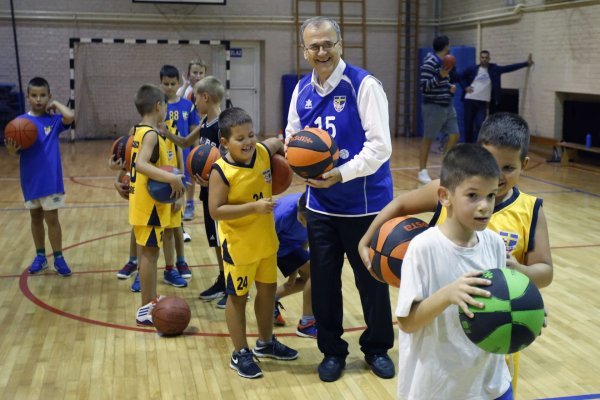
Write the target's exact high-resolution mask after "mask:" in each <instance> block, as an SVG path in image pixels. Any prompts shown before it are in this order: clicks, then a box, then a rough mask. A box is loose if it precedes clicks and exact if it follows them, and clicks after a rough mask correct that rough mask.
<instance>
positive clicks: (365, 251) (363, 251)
mask: <svg viewBox="0 0 600 400" xmlns="http://www.w3.org/2000/svg"><path fill="white" fill-rule="evenodd" d="M358 255H359V256H360V259H361V260H362V262H363V264H364V265H365V268H367V271H369V273H370V274H371V276H372V277H373V279H375V280H376V281H379V282H381V283H386V282H384V281H382V280H381V278H379V277H378V276H377V274H375V271H374V270H373V267H372V266H371V257H370V256H369V245H367V244H365V243H363V242H362V241H360V242H359V243H358Z"/></svg>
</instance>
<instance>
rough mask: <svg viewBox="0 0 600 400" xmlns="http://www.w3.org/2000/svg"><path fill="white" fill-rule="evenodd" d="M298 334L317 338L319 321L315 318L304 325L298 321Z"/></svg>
mask: <svg viewBox="0 0 600 400" xmlns="http://www.w3.org/2000/svg"><path fill="white" fill-rule="evenodd" d="M296 336H300V337H305V338H312V339H316V338H317V322H316V321H315V320H314V319H313V320H311V321H309V322H307V323H306V324H305V325H302V324H301V323H300V322H298V327H297V328H296Z"/></svg>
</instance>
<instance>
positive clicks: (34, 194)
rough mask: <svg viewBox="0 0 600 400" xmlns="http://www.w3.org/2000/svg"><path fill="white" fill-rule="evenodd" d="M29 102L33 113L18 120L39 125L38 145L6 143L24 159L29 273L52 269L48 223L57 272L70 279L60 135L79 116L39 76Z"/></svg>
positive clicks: (32, 85)
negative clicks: (64, 250)
mask: <svg viewBox="0 0 600 400" xmlns="http://www.w3.org/2000/svg"><path fill="white" fill-rule="evenodd" d="M27 101H28V102H29V105H30V106H31V111H29V112H28V113H26V114H23V115H20V116H19V117H18V118H26V119H28V120H30V121H31V122H33V123H34V124H35V125H36V127H37V129H38V137H37V140H36V142H35V143H34V144H33V146H31V147H29V148H28V149H25V150H21V148H20V147H19V146H18V145H17V143H16V142H14V141H13V140H11V139H5V140H4V142H5V144H6V147H7V149H8V151H9V153H11V154H17V153H19V154H20V156H21V159H20V165H21V166H20V171H21V189H22V190H23V197H24V198H25V208H27V209H28V210H29V214H30V215H31V234H32V236H33V243H34V245H35V252H36V256H35V258H34V259H33V262H32V263H31V265H30V266H29V273H30V274H37V273H38V272H40V271H43V270H44V269H46V268H48V261H47V260H46V248H45V247H46V244H45V236H46V232H45V229H44V221H45V222H46V225H47V226H48V239H49V240H50V245H51V246H52V251H53V252H54V269H55V270H56V272H57V273H58V274H59V275H61V276H69V275H71V270H70V269H69V266H68V265H67V262H66V261H65V259H64V257H63V254H62V230H61V227H60V221H59V220H58V209H59V208H61V207H63V206H64V204H65V188H64V184H63V175H62V164H61V160H60V149H59V145H58V144H59V143H58V135H59V134H60V133H61V132H62V131H64V130H66V129H67V128H68V126H69V125H70V124H71V123H72V122H73V121H74V120H75V114H74V113H73V110H71V109H70V108H68V107H67V106H65V105H63V104H61V103H59V102H58V101H56V100H52V94H51V93H50V85H49V84H48V81H47V80H46V79H44V78H40V77H35V78H33V79H31V80H30V81H29V83H28V85H27Z"/></svg>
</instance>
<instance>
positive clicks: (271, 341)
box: [256, 339, 273, 347]
mask: <svg viewBox="0 0 600 400" xmlns="http://www.w3.org/2000/svg"><path fill="white" fill-rule="evenodd" d="M271 343H273V339H271V340H269V341H268V342H263V341H262V340H260V339H258V340H257V341H256V345H257V346H258V347H262V346H266V345H268V344H271Z"/></svg>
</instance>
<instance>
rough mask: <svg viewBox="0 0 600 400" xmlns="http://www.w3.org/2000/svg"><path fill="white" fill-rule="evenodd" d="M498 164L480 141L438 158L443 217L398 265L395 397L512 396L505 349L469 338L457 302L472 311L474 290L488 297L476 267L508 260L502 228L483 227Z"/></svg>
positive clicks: (495, 185)
mask: <svg viewBox="0 0 600 400" xmlns="http://www.w3.org/2000/svg"><path fill="white" fill-rule="evenodd" d="M499 175H500V171H499V168H498V164H497V163H496V161H495V159H494V157H493V156H492V154H491V153H490V152H489V151H487V150H486V149H484V148H483V147H481V146H479V145H472V144H462V145H459V146H457V147H454V148H453V149H451V150H450V151H449V152H448V153H447V155H446V157H445V158H444V161H443V162H442V170H441V178H440V188H439V189H438V196H439V200H440V202H441V203H442V205H443V206H444V207H446V208H447V210H448V218H447V219H446V221H444V222H443V223H442V224H441V225H439V226H435V227H432V228H430V229H428V230H427V231H426V232H424V233H422V234H421V235H419V236H417V237H416V238H414V239H413V240H412V242H411V244H410V247H409V248H408V251H407V253H406V256H405V258H404V262H403V265H402V281H401V283H400V293H399V296H398V306H397V308H396V316H397V317H398V324H399V327H400V334H399V337H398V343H399V344H398V347H399V362H398V397H399V398H401V399H463V400H468V399H473V400H474V399H502V400H509V399H513V395H512V389H511V385H510V383H511V377H510V373H509V370H508V367H507V365H506V362H505V360H504V356H502V355H498V354H492V353H487V352H484V351H483V350H481V349H480V348H478V347H477V346H476V345H474V344H473V343H471V342H470V341H469V339H468V338H467V336H466V335H465V334H464V332H463V330H462V328H461V326H460V321H459V318H458V307H460V308H461V309H462V310H463V311H464V312H465V314H467V315H468V316H469V317H471V318H472V317H473V313H472V312H471V311H470V310H469V305H471V306H474V307H478V308H483V304H482V303H480V302H478V301H476V300H474V299H473V297H472V296H475V295H479V296H485V297H489V296H490V293H489V292H488V291H487V290H485V289H484V288H482V286H483V287H484V286H487V285H490V284H491V282H490V281H489V280H487V279H483V278H481V277H480V275H481V271H483V270H487V269H492V268H503V267H505V266H506V250H505V246H504V242H503V241H502V239H501V238H500V236H499V235H498V234H496V233H494V232H492V231H491V230H488V229H486V227H487V224H488V222H489V220H490V217H491V216H492V213H493V211H494V200H495V196H496V193H497V192H498V178H499Z"/></svg>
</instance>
